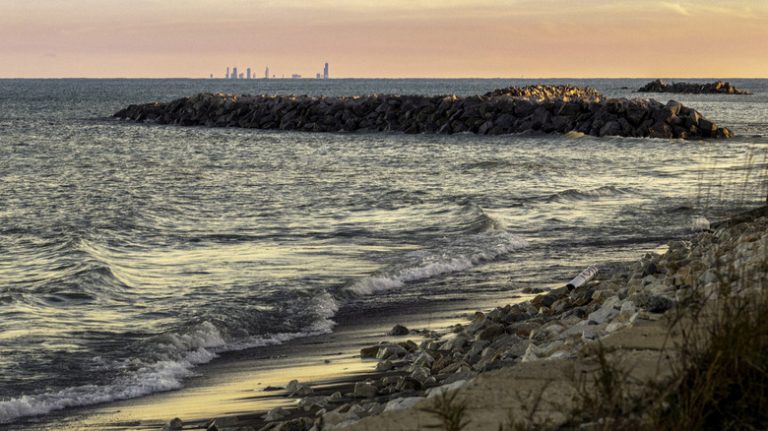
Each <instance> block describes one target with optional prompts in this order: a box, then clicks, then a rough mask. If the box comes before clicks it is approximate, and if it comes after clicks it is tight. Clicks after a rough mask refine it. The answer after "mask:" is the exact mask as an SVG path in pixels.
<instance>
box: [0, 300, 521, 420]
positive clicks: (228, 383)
mask: <svg viewBox="0 0 768 431" xmlns="http://www.w3.org/2000/svg"><path fill="white" fill-rule="evenodd" d="M532 296H533V295H526V294H521V293H519V292H516V291H514V290H510V291H498V292H496V293H495V294H487V293H486V294H485V295H484V296H483V297H479V298H475V299H473V300H467V299H461V300H460V299H453V300H452V299H446V300H443V301H437V302H433V303H430V304H429V305H428V306H424V305H423V304H419V305H418V306H414V305H409V304H391V305H389V306H387V307H386V308H383V309H379V310H377V311H376V313H375V314H371V313H370V311H366V312H363V311H356V310H341V311H340V313H339V315H338V317H337V319H336V320H337V322H338V326H337V327H336V329H335V330H334V332H333V333H331V334H325V335H319V336H313V337H307V338H302V339H298V340H294V341H291V342H288V343H285V344H282V345H275V346H267V347H260V348H256V349H249V350H244V351H240V352H228V353H225V354H222V356H221V357H220V358H218V359H216V360H214V361H212V362H211V363H209V364H206V365H203V366H200V367H199V368H197V369H196V371H197V372H198V376H197V377H193V378H191V379H188V380H187V381H186V382H185V387H184V388H182V389H179V390H176V391H170V392H163V393H157V394H152V395H149V396H146V397H142V398H137V399H132V400H125V401H119V402H112V403H109V404H106V405H100V406H93V407H86V408H80V409H77V410H68V411H65V412H64V414H57V415H52V416H49V417H47V418H46V420H44V421H41V422H35V421H34V420H32V421H28V422H26V423H24V424H13V425H14V429H15V430H25V431H26V430H30V431H31V430H35V431H53V430H56V431H60V430H67V431H80V430H112V431H128V430H159V429H161V427H162V426H163V424H164V423H166V422H168V421H169V420H170V419H172V418H174V417H179V418H181V419H182V420H183V421H184V423H185V426H192V427H195V426H197V427H202V425H203V424H205V423H206V422H207V421H208V420H210V419H213V418H224V417H227V418H229V419H228V421H229V422H230V423H232V422H233V421H236V422H237V423H240V424H243V425H245V424H254V423H259V422H260V418H261V416H262V414H263V413H264V412H265V411H267V410H269V409H272V408H274V407H278V406H281V407H288V406H292V405H295V404H296V403H297V402H298V400H297V399H296V398H288V397H286V396H285V395H286V394H285V391H282V390H275V391H272V390H267V391H265V389H266V388H268V387H270V386H272V387H285V385H287V384H288V382H289V381H291V380H294V379H296V380H299V381H300V382H302V383H304V382H306V383H311V384H312V387H313V388H316V386H320V388H319V390H320V391H321V393H322V392H326V391H329V390H331V391H335V390H339V389H341V391H342V392H345V389H346V387H345V386H344V385H345V384H346V385H349V382H350V381H351V380H358V377H359V376H360V375H361V374H366V373H371V374H372V373H374V372H375V367H376V364H377V362H378V361H376V360H368V359H361V358H360V349H361V348H362V347H365V346H370V345H372V344H376V343H378V342H380V341H382V340H398V341H403V340H405V339H410V340H413V341H414V342H416V343H418V342H420V341H421V340H422V339H423V338H424V337H423V335H421V334H414V333H412V334H410V335H408V336H405V337H389V336H387V335H386V334H387V332H388V331H389V330H390V329H391V328H392V326H394V325H395V324H403V325H405V326H407V327H408V328H411V329H417V330H430V331H436V330H444V329H446V328H447V327H449V326H451V325H454V324H456V323H465V322H466V321H467V320H469V318H470V317H471V315H472V314H474V313H475V312H476V311H477V310H490V309H493V308H494V307H497V306H499V305H500V304H512V303H516V302H522V301H526V300H529V299H530V298H532ZM324 388H325V389H324ZM316 389H317V388H316ZM348 391H349V390H346V392H348ZM329 393H330V392H329ZM220 422H221V420H220ZM0 429H2V427H0Z"/></svg>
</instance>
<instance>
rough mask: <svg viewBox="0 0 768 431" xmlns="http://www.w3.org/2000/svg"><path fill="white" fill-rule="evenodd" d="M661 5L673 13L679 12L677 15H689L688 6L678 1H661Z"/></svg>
mask: <svg viewBox="0 0 768 431" xmlns="http://www.w3.org/2000/svg"><path fill="white" fill-rule="evenodd" d="M661 5H662V6H663V7H665V8H667V9H669V10H671V11H672V12H675V13H677V14H679V15H682V16H691V12H690V11H689V10H688V8H686V7H685V6H683V5H682V4H680V3H677V2H667V1H665V2H661Z"/></svg>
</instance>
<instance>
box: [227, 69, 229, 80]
mask: <svg viewBox="0 0 768 431" xmlns="http://www.w3.org/2000/svg"><path fill="white" fill-rule="evenodd" d="M227 79H229V66H227Z"/></svg>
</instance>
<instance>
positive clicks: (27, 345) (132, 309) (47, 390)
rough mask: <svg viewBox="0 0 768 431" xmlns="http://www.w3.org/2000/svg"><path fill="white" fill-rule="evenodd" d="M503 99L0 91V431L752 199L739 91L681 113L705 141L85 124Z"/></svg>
mask: <svg viewBox="0 0 768 431" xmlns="http://www.w3.org/2000/svg"><path fill="white" fill-rule="evenodd" d="M512 83H513V84H514V83H515V82H512ZM576 83H577V84H579V83H583V84H588V85H592V86H595V87H597V88H598V89H600V90H602V91H604V92H605V93H606V94H609V95H632V93H628V90H621V87H623V86H627V87H630V88H636V87H639V85H640V84H642V82H641V81H632V80H629V81H628V80H591V81H583V82H578V81H577V82H576ZM509 84H510V82H509V81H507V80H456V81H450V80H434V81H432V80H429V81H418V80H415V81H408V80H401V81H398V80H394V81H366V80H361V81H355V80H351V81H331V82H322V83H321V82H317V83H316V82H312V81H308V82H291V83H288V82H281V81H276V82H255V83H240V82H239V83H232V82H221V81H209V80H207V81H189V80H179V81H173V80H170V81H141V80H137V81H119V80H118V81H78V80H73V81H7V80H6V81H2V80H0V130H2V132H3V133H2V138H1V140H0V422H9V421H13V420H17V419H18V418H20V417H25V416H30V415H35V414H44V413H48V412H50V411H53V410H58V409H64V408H68V407H73V406H78V405H84V404H92V403H97V402H105V401H111V400H115V399H121V398H131V397H137V396H142V395H147V394H150V393H153V392H157V391H164V390H170V389H175V388H179V387H180V386H182V385H183V382H184V379H185V378H187V377H188V376H190V375H191V374H192V373H194V372H195V370H199V368H196V367H197V366H198V365H200V364H203V363H206V362H208V361H210V360H212V359H213V358H214V357H216V355H219V354H221V353H222V352H225V351H228V350H233V349H243V348H249V347H258V346H264V345H269V344H276V343H282V342H285V341H287V340H292V339H295V338H298V337H303V336H307V335H310V334H317V333H325V332H328V331H330V330H331V329H332V328H333V327H334V321H333V319H334V318H337V316H339V315H340V314H339V313H342V314H343V313H345V312H350V310H352V311H355V310H370V311H371V312H372V313H373V312H376V310H380V309H382V307H386V306H387V304H392V303H404V302H408V303H413V304H423V305H424V306H426V305H427V304H429V303H430V302H431V301H436V300H440V299H445V298H474V297H478V296H481V295H485V294H488V295H494V294H497V293H498V292H499V291H501V290H506V291H509V290H513V289H516V288H518V287H522V286H527V285H531V284H538V285H552V284H556V283H559V282H560V281H561V280H562V278H564V277H566V276H567V275H570V273H571V272H572V271H574V270H576V269H579V267H581V266H583V265H585V264H588V263H594V262H599V261H604V260H611V259H623V258H628V257H632V256H634V255H635V251H636V250H644V249H647V248H653V247H655V246H656V245H657V244H658V243H660V242H662V241H664V240H665V239H667V238H670V237H676V236H680V235H684V234H686V233H687V232H689V231H690V226H691V221H692V220H693V219H694V218H695V217H698V216H705V217H707V218H708V219H710V220H714V219H717V218H718V217H721V216H722V215H724V214H727V213H729V212H732V211H735V210H738V209H741V208H748V207H750V206H754V205H756V204H757V203H759V202H762V201H764V197H765V195H766V188H765V182H764V178H765V167H766V166H768V163H766V148H767V146H766V144H768V140H767V139H766V138H765V137H764V136H765V135H766V134H767V132H768V112H766V108H765V106H766V104H767V102H768V95H767V93H766V88H768V87H767V86H766V84H767V82H766V81H761V80H753V81H737V82H735V85H737V86H739V87H744V88H747V89H749V90H751V91H753V92H754V93H755V95H754V96H749V98H745V97H746V96H744V97H742V96H737V97H732V96H711V95H708V96H684V97H680V100H681V101H682V102H683V103H686V104H688V105H691V106H692V107H694V108H696V109H699V110H700V111H701V112H702V113H704V114H705V115H707V116H708V117H711V118H713V119H714V120H715V121H717V122H718V123H722V124H724V125H726V126H729V127H731V126H733V129H734V130H735V131H736V132H737V133H740V134H741V137H740V138H737V139H734V140H731V141H722V142H714V141H708V142H683V141H673V140H651V139H622V138H608V139H597V138H592V137H584V138H579V139H573V138H569V137H563V136H554V135H521V136H495V137H480V136H474V135H455V136H435V135H417V136H412V135H396V134H311V133H282V132H276V131H253V130H238V129H205V128H176V127H157V126H147V125H137V124H128V123H121V122H117V121H113V120H111V119H108V118H106V117H107V116H108V115H109V114H111V113H112V112H114V111H116V110H117V109H119V108H121V107H123V106H124V105H126V104H128V103H135V102H144V101H147V100H153V99H158V98H159V99H170V98H173V97H178V96H181V95H186V94H191V93H194V92H196V91H200V90H210V91H221V90H224V91H236V92H241V93H243V92H251V93H258V92H269V93H277V92H280V93H286V92H293V93H306V94H319V93H324V94H361V93H370V92H379V93H384V92H402V93H422V94H441V93H449V92H455V93H459V94H472V93H484V92H486V91H489V90H492V89H494V88H498V87H503V86H507V85H509ZM258 86H266V87H258ZM296 86H299V87H296ZM73 94H74V95H77V97H73ZM752 135H760V136H758V137H754V136H752ZM25 395H26V397H24V396H25Z"/></svg>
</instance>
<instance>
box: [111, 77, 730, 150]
mask: <svg viewBox="0 0 768 431" xmlns="http://www.w3.org/2000/svg"><path fill="white" fill-rule="evenodd" d="M114 116H115V117H117V118H121V119H125V120H131V121H136V122H147V123H157V124H172V125H180V126H206V127H243V128H253V129H276V130H295V131H306V132H403V133H441V134H453V133H466V132H469V133H476V134H480V135H502V134H510V133H522V132H543V133H568V132H580V133H583V134H586V135H592V136H626V137H651V138H679V139H698V138H729V137H731V136H732V133H731V131H730V130H728V129H727V128H724V127H718V126H717V125H716V124H715V123H714V122H712V121H709V120H707V119H706V118H704V117H703V116H702V115H701V114H700V113H699V112H698V111H696V110H694V109H691V108H688V107H686V106H683V105H682V104H681V103H679V102H676V101H673V100H671V101H669V102H667V103H666V104H664V103H661V102H658V101H656V100H653V99H650V100H645V99H626V98H605V97H603V95H601V94H600V93H599V92H598V91H597V90H595V89H592V88H582V87H573V86H544V85H537V86H528V87H511V88H505V89H500V90H496V91H492V92H490V93H487V94H485V95H477V96H464V97H459V96H455V95H449V96H414V95H379V94H373V95H367V96H268V95H260V96H251V95H242V96H236V95H230V94H210V93H201V94H197V95H195V96H192V97H185V98H181V99H177V100H174V101H171V102H164V103H163V102H156V103H148V104H143V105H131V106H129V107H127V108H125V109H123V110H121V111H119V112H117V113H116V114H114Z"/></svg>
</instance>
